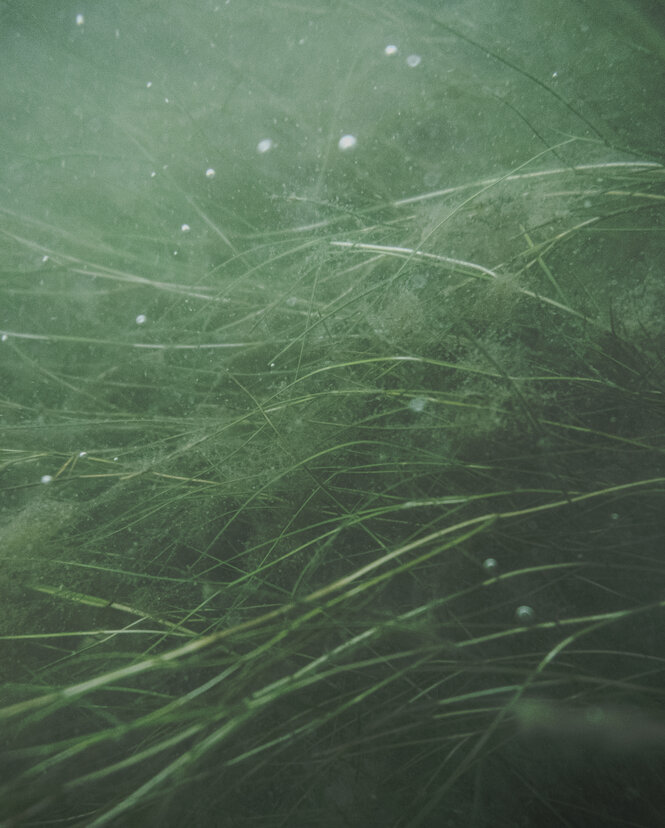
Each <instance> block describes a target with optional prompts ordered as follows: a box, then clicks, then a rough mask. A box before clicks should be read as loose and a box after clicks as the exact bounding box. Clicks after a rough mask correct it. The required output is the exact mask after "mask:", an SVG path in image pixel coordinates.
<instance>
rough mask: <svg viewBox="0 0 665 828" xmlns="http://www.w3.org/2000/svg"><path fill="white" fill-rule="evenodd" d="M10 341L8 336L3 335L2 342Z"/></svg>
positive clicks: (0, 338)
mask: <svg viewBox="0 0 665 828" xmlns="http://www.w3.org/2000/svg"><path fill="white" fill-rule="evenodd" d="M8 339H9V337H8V336H7V334H3V335H2V336H1V337H0V342H6V341H7V340H8Z"/></svg>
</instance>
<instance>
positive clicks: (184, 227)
mask: <svg viewBox="0 0 665 828" xmlns="http://www.w3.org/2000/svg"><path fill="white" fill-rule="evenodd" d="M180 229H181V230H182V232H183V233H189V231H190V230H191V229H192V228H191V227H190V226H189V224H181V225H180Z"/></svg>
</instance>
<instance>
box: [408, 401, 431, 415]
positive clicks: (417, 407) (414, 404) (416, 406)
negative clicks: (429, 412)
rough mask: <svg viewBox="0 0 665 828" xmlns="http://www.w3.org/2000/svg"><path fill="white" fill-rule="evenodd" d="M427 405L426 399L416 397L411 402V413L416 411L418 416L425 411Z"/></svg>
mask: <svg viewBox="0 0 665 828" xmlns="http://www.w3.org/2000/svg"><path fill="white" fill-rule="evenodd" d="M426 405H427V400H426V399H425V397H414V398H413V399H412V400H409V408H410V409H411V411H415V412H416V413H418V414H419V413H420V412H421V411H424V410H425V406H426Z"/></svg>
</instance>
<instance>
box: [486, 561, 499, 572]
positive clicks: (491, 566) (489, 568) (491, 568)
mask: <svg viewBox="0 0 665 828" xmlns="http://www.w3.org/2000/svg"><path fill="white" fill-rule="evenodd" d="M498 568H499V562H498V561H497V559H496V558H485V560H484V561H483V569H484V570H485V572H496V571H497V569H498Z"/></svg>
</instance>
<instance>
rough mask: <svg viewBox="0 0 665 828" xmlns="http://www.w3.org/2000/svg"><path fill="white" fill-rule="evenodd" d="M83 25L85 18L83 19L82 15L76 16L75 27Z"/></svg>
mask: <svg viewBox="0 0 665 828" xmlns="http://www.w3.org/2000/svg"><path fill="white" fill-rule="evenodd" d="M84 23H85V17H83V15H82V14H77V15H76V25H77V26H82V25H83V24H84Z"/></svg>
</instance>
